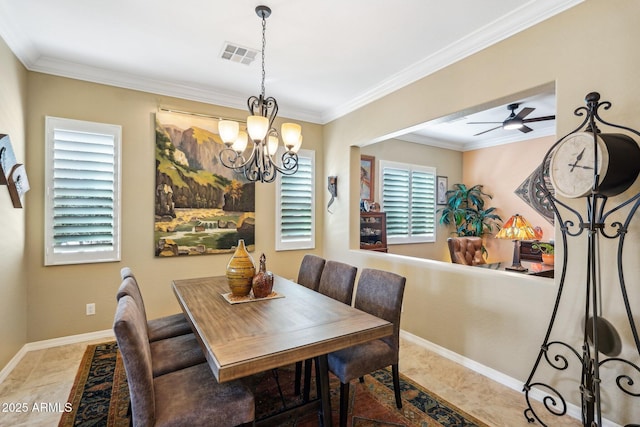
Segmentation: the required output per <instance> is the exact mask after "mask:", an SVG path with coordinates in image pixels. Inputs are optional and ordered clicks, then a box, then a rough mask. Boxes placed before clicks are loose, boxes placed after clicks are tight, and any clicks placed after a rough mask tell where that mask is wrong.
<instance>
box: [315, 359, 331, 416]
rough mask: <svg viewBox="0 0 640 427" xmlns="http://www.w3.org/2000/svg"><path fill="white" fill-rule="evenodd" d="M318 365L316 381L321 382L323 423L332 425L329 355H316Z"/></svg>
mask: <svg viewBox="0 0 640 427" xmlns="http://www.w3.org/2000/svg"><path fill="white" fill-rule="evenodd" d="M316 366H317V372H319V374H320V375H318V378H316V381H317V382H318V383H319V387H320V399H321V403H322V411H321V421H322V423H321V425H322V426H330V425H331V394H330V391H329V363H328V362H327V355H326V354H323V355H320V356H317V357H316Z"/></svg>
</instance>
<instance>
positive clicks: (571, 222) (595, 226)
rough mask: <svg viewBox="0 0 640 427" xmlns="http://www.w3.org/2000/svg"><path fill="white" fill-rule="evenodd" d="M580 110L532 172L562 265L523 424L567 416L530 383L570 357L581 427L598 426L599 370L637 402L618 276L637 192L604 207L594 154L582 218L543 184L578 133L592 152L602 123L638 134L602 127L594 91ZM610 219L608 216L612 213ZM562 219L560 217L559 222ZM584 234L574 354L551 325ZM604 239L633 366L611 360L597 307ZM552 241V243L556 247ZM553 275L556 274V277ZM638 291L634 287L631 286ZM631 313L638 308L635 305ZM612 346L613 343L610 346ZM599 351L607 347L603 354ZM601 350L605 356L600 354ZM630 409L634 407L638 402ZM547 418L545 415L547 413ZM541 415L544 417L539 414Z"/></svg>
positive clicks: (527, 389)
mask: <svg viewBox="0 0 640 427" xmlns="http://www.w3.org/2000/svg"><path fill="white" fill-rule="evenodd" d="M585 101H586V104H587V105H586V107H580V108H577V109H576V110H575V112H574V114H575V115H576V116H578V117H583V116H584V120H583V121H582V123H581V124H580V126H578V127H577V128H576V129H575V130H574V131H572V132H570V133H569V134H567V135H565V136H564V137H563V138H561V139H560V140H558V141H557V142H556V143H555V144H554V145H553V146H552V147H551V148H550V149H549V151H548V152H547V154H546V155H545V157H544V160H543V162H542V164H541V167H540V168H539V169H538V170H539V171H540V173H542V174H543V177H541V179H538V180H537V181H538V182H539V184H538V185H537V190H538V191H540V192H541V193H542V194H543V195H544V197H545V198H546V199H547V200H548V202H549V204H550V206H551V207H552V209H553V211H554V213H555V217H556V220H557V221H558V224H559V226H560V231H561V242H559V243H560V245H561V247H562V249H563V250H562V254H563V257H562V263H561V266H562V267H561V269H560V276H559V288H558V292H557V295H556V299H555V305H554V308H553V312H552V314H551V319H550V322H549V325H548V328H547V331H546V334H545V337H544V341H543V343H542V345H541V349H540V352H539V353H538V356H537V358H536V361H535V363H534V365H533V368H532V370H531V373H530V375H529V378H528V379H527V381H526V383H525V384H524V394H525V398H526V401H527V406H528V407H527V408H526V409H525V411H524V415H525V418H526V419H527V421H529V422H531V423H533V422H536V421H537V422H539V423H540V424H541V425H543V426H546V425H547V424H545V422H544V421H543V418H544V419H545V420H547V419H548V418H550V417H549V415H548V414H550V415H551V418H553V416H558V417H559V416H563V415H565V414H566V413H567V409H568V404H567V400H566V399H565V397H564V396H563V394H562V392H561V391H560V390H559V389H558V387H555V386H552V385H551V384H550V381H548V380H546V381H545V380H542V381H541V380H538V379H536V378H537V377H538V376H540V372H539V370H541V369H543V368H544V369H547V370H549V369H551V370H556V371H565V370H567V369H568V368H569V366H570V365H571V364H572V363H575V362H574V361H573V357H574V356H575V360H576V361H577V363H579V364H580V367H581V368H580V369H581V377H580V386H579V391H580V396H581V404H582V424H583V426H585V427H601V426H602V418H603V413H602V411H603V402H602V393H601V385H602V384H601V383H602V379H601V376H600V373H601V368H602V367H603V366H604V365H607V367H611V369H615V372H616V373H615V377H616V378H615V382H616V386H617V388H618V389H619V390H620V391H621V392H622V393H624V395H627V396H630V398H631V399H633V402H635V401H636V399H635V398H638V397H640V385H639V384H638V382H639V381H640V367H639V366H638V364H639V363H640V362H639V361H640V338H639V336H638V330H637V327H636V323H635V321H634V316H633V311H632V304H631V302H630V298H629V293H628V288H627V284H626V282H625V277H624V268H623V250H624V243H625V238H626V237H627V233H628V232H629V225H630V223H631V220H632V219H633V217H634V215H635V214H636V211H637V210H638V208H639V207H640V193H638V194H635V195H633V196H632V197H630V198H628V199H627V200H625V201H624V202H622V203H619V204H617V205H616V206H613V207H609V206H607V203H608V202H609V198H608V196H606V195H604V194H602V193H601V192H600V191H599V185H600V184H599V176H598V175H597V172H596V171H597V167H596V166H597V164H598V163H597V162H598V157H597V154H596V161H595V162H594V163H595V164H594V167H593V169H594V183H593V187H592V191H591V194H589V195H587V196H586V197H585V199H586V213H584V216H583V214H582V213H581V212H579V211H578V210H576V209H574V208H572V207H571V206H569V205H568V204H566V203H564V202H562V201H561V200H558V199H557V198H556V196H555V194H554V190H553V188H552V186H551V183H550V181H549V179H548V178H547V177H548V172H549V164H550V158H551V156H552V153H553V152H554V149H555V148H556V147H557V146H558V145H559V144H560V143H561V142H562V141H563V140H564V139H565V138H567V137H569V136H570V135H572V134H575V133H577V132H578V131H581V130H582V131H584V132H589V133H592V134H593V141H594V150H595V147H596V145H595V144H596V135H598V134H599V133H600V130H599V129H598V124H604V125H607V126H610V127H612V128H616V129H621V130H624V131H627V132H629V133H632V134H635V135H637V136H639V137H640V132H638V131H636V130H634V129H631V128H629V127H625V126H620V125H616V124H613V123H608V122H607V121H605V120H603V119H602V118H601V117H600V111H601V110H608V109H609V108H611V103H610V102H600V95H599V94H598V93H596V92H592V93H589V94H588V95H587V96H586V98H585ZM625 209H628V213H626V217H625V218H624V219H623V220H619V219H618V220H614V219H613V218H614V217H617V218H619V217H620V216H622V215H624V212H626V211H625ZM614 213H615V214H616V215H612V214H614ZM565 217H566V218H565ZM583 234H586V237H587V242H588V243H587V244H588V248H587V251H586V252H587V256H586V258H587V259H586V268H587V271H586V283H584V296H585V299H584V303H585V311H584V326H583V330H584V337H583V340H582V348H580V349H576V348H574V347H573V346H572V345H570V344H569V343H567V342H564V341H561V340H557V339H552V335H554V333H555V332H556V331H555V330H554V326H555V324H556V322H557V320H558V311H559V307H560V302H561V299H562V296H563V292H564V291H565V285H566V283H565V282H566V280H565V279H566V275H567V261H568V256H567V255H568V244H567V242H568V239H572V238H575V237H577V236H581V235H583ZM600 238H603V239H607V240H610V241H617V255H616V268H617V276H618V281H619V291H620V293H621V298H622V301H623V303H624V309H625V312H626V319H625V322H626V321H628V323H629V327H630V330H631V335H632V337H633V342H634V344H635V350H632V353H634V355H633V358H634V359H635V355H636V354H637V356H638V358H637V359H636V361H635V362H634V361H632V360H627V359H624V358H622V357H617V356H618V354H619V349H612V348H611V345H612V343H611V341H612V340H613V341H615V340H616V339H617V338H619V337H618V335H617V331H616V330H615V328H613V326H612V325H611V324H610V323H609V322H608V321H606V319H604V317H602V313H601V304H602V294H601V293H602V286H601V283H600V282H601V279H600V277H601V273H602V272H601V267H600V261H599V239H600ZM557 244H558V242H556V245H557ZM557 274H558V271H557V270H556V275H557ZM634 285H635V286H638V285H639V284H638V283H635V284H634ZM636 308H638V307H637V306H636ZM614 344H615V345H614V347H615V346H616V345H617V344H619V343H614ZM604 346H606V347H607V349H606V350H603V349H604ZM602 351H605V353H607V354H603V353H602ZM534 389H537V390H538V391H541V392H542V393H543V394H544V397H543V399H542V403H543V405H544V410H546V412H544V413H543V410H539V413H538V412H536V409H534V407H533V406H532V399H533V396H532V391H533V390H534ZM634 405H640V399H638V402H637V403H634ZM547 413H548V414H547ZM545 414H547V415H545ZM638 425H640V424H628V426H629V427H631V426H638Z"/></svg>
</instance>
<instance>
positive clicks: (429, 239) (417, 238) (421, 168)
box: [378, 160, 438, 245]
mask: <svg viewBox="0 0 640 427" xmlns="http://www.w3.org/2000/svg"><path fill="white" fill-rule="evenodd" d="M386 168H393V169H399V170H405V171H407V172H408V174H409V179H410V185H409V194H410V195H409V202H410V203H409V207H408V212H407V214H406V216H407V218H409V228H408V234H406V235H402V236H398V235H395V236H394V235H391V234H389V227H388V224H389V214H388V213H387V245H402V244H412V243H434V242H436V240H437V228H438V227H437V217H436V212H437V206H436V200H435V197H436V194H435V191H436V179H437V171H436V168H435V167H433V166H425V165H416V164H410V163H403V162H395V161H390V160H380V165H379V170H378V182H379V183H380V188H379V191H380V194H379V196H380V201H381V203H380V208H381V210H382V211H383V212H384V211H385V207H384V184H385V182H384V171H385V169H386ZM413 172H421V173H427V174H430V175H431V176H432V177H433V191H434V194H433V211H432V217H431V218H432V221H433V233H429V234H415V235H412V234H411V233H412V224H411V216H412V206H413V203H414V201H413V199H412V196H411V192H412V185H411V182H412V180H413V176H412V174H413Z"/></svg>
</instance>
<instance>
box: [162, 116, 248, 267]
mask: <svg viewBox="0 0 640 427" xmlns="http://www.w3.org/2000/svg"><path fill="white" fill-rule="evenodd" d="M217 128H218V121H217V120H216V119H213V118H205V117H201V116H195V115H190V114H184V113H170V112H165V111H161V112H158V113H156V115H155V138H156V140H155V157H156V181H155V184H156V185H155V189H154V190H155V203H154V206H155V221H154V227H155V232H154V239H155V244H154V248H155V255H156V256H158V257H170V256H181V255H184V256H192V255H206V254H219V253H230V252H233V251H234V250H235V247H236V245H237V242H238V240H239V239H243V240H244V242H245V245H246V246H247V248H249V250H253V248H254V242H255V183H252V182H248V181H247V180H246V179H245V178H244V176H242V174H238V173H236V172H234V171H232V170H230V169H227V168H225V167H224V166H223V165H222V164H221V163H220V160H219V158H218V155H219V153H220V151H221V150H222V148H223V147H224V145H223V143H222V140H221V139H220V136H219V135H218V131H217Z"/></svg>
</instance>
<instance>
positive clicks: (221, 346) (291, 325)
mask: <svg viewBox="0 0 640 427" xmlns="http://www.w3.org/2000/svg"><path fill="white" fill-rule="evenodd" d="M172 287H173V291H174V293H175V295H176V297H177V299H178V302H179V303H180V306H181V307H182V310H183V311H184V313H185V315H186V317H187V319H188V321H189V322H190V323H191V327H192V329H193V331H194V333H195V335H196V337H197V338H198V340H199V341H200V344H201V345H202V349H203V351H204V353H205V357H206V360H207V362H208V364H209V366H210V367H211V370H212V371H213V374H214V375H215V377H216V379H217V380H218V381H219V382H225V381H231V380H234V379H238V378H243V377H247V376H249V375H252V374H255V373H258V372H263V371H267V370H271V369H273V368H277V367H280V366H286V365H289V364H291V363H294V362H298V361H303V360H307V359H311V358H315V360H316V364H317V366H318V368H319V372H320V377H319V379H318V380H319V384H320V408H321V411H320V418H321V422H322V425H324V426H331V424H332V419H331V400H330V396H329V373H328V366H327V354H328V353H331V352H333V351H336V350H340V349H343V348H347V347H350V346H352V345H355V344H360V343H363V342H367V341H370V340H374V339H378V338H382V337H385V336H389V335H391V334H392V332H393V325H392V324H391V323H389V322H387V321H386V320H383V319H380V318H378V317H375V316H372V315H370V314H368V313H365V312H363V311H361V310H358V309H356V308H353V307H351V306H349V305H346V304H343V303H341V302H338V301H336V300H334V299H332V298H329V297H327V296H325V295H322V294H320V293H319V292H315V291H313V290H310V289H308V288H306V287H304V286H301V285H299V284H297V283H295V282H293V281H290V280H287V279H285V278H283V277H280V276H278V275H276V276H275V280H274V286H273V291H274V292H275V294H274V295H273V296H275V297H274V298H268V299H262V300H255V301H249V302H242V303H231V302H229V300H228V299H226V298H225V297H224V296H223V295H224V294H227V293H229V288H228V285H227V278H226V276H214V277H202V278H195V279H180V280H173V283H172Z"/></svg>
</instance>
